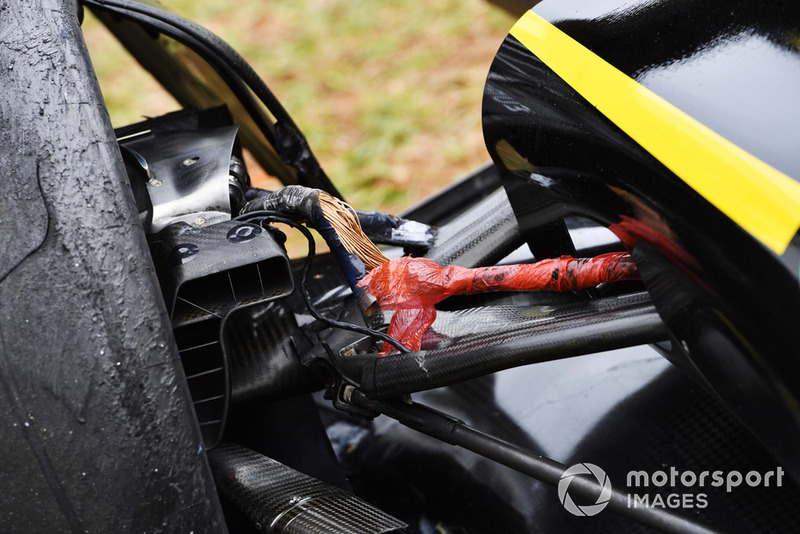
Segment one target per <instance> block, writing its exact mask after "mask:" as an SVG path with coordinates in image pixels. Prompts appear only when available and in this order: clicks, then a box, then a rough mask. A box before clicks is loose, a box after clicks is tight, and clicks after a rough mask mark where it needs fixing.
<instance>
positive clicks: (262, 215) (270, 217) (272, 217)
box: [234, 210, 411, 353]
mask: <svg viewBox="0 0 800 534" xmlns="http://www.w3.org/2000/svg"><path fill="white" fill-rule="evenodd" d="M251 219H259V222H260V223H263V222H265V221H266V222H270V221H271V222H279V223H282V224H286V225H288V226H291V227H292V228H295V229H296V230H299V231H300V233H302V234H303V236H305V238H306V240H307V241H308V255H307V256H306V260H305V263H304V264H303V275H302V277H301V279H300V293H301V295H302V296H303V300H305V302H306V306H307V307H308V311H309V312H310V313H311V316H312V317H314V319H316V320H318V321H320V322H322V323H325V324H327V325H328V326H331V327H333V328H342V329H344V330H351V331H353V332H358V333H359V334H364V335H367V336H371V337H376V338H378V339H380V340H382V341H385V342H386V343H388V344H390V345H391V346H393V347H394V348H396V349H397V350H398V351H400V352H403V353H407V352H411V351H410V350H408V348H407V347H406V346H405V345H403V344H402V343H400V342H399V341H397V340H396V339H395V338H393V337H392V336H390V335H388V334H385V333H383V332H380V331H378V330H373V329H372V328H368V327H366V326H359V325H355V324H351V323H343V322H341V321H337V320H335V319H331V318H329V317H325V316H324V315H322V314H321V313H319V312H318V311H317V309H316V308H314V305H313V304H312V302H311V297H310V296H309V294H308V291H307V290H306V287H307V286H308V274H309V272H310V271H311V263H312V262H313V261H314V256H315V255H316V249H317V247H316V243H315V242H314V236H312V235H311V232H309V231H308V228H306V227H305V226H303V225H302V224H300V223H298V222H296V221H293V220H291V219H287V218H286V217H283V216H281V215H278V214H276V212H273V211H267V210H262V211H253V212H250V213H245V214H244V215H240V216H238V217H236V218H235V219H234V220H236V221H242V220H243V221H250V220H251Z"/></svg>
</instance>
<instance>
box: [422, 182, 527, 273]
mask: <svg viewBox="0 0 800 534" xmlns="http://www.w3.org/2000/svg"><path fill="white" fill-rule="evenodd" d="M522 242H523V240H522V236H521V235H520V233H519V227H518V226H517V219H516V217H515V216H514V211H513V210H512V209H511V204H510V203H509V202H508V197H507V196H506V192H505V190H503V189H500V190H498V191H496V192H495V193H492V194H491V195H490V196H489V197H487V198H486V199H485V200H483V201H481V202H480V203H479V204H477V205H476V206H475V207H473V208H470V209H469V210H468V211H466V212H464V213H463V214H462V215H460V216H459V217H457V218H456V219H454V220H453V221H452V222H449V223H447V224H445V225H443V226H442V227H440V228H439V232H438V234H437V235H436V240H435V242H434V245H433V246H432V247H431V248H430V249H429V250H428V253H427V254H425V257H426V258H430V259H432V260H433V261H435V262H436V263H438V264H439V265H460V266H461V267H479V266H482V265H492V264H494V263H496V262H497V261H499V260H501V259H502V258H503V257H505V256H506V255H508V254H509V253H511V252H512V251H513V250H514V249H516V248H517V247H519V246H520V245H521V244H522Z"/></svg>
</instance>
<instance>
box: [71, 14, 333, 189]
mask: <svg viewBox="0 0 800 534" xmlns="http://www.w3.org/2000/svg"><path fill="white" fill-rule="evenodd" d="M81 1H82V2H83V3H84V4H85V5H88V6H91V7H96V8H98V9H101V10H106V11H110V12H113V13H116V14H117V15H120V16H124V17H127V18H131V19H133V20H137V21H141V18H142V17H141V16H144V18H145V20H148V21H149V23H150V24H151V25H152V22H153V21H152V19H156V20H158V21H161V22H163V23H165V24H167V25H169V26H171V27H173V28H176V29H177V30H179V31H180V32H183V34H185V35H188V36H189V37H191V38H192V39H193V40H194V41H196V42H199V43H201V44H202V45H204V47H206V52H209V53H212V54H215V55H216V56H217V57H216V58H215V63H216V64H227V65H228V66H230V68H231V69H232V70H233V71H234V72H235V74H236V75H237V76H238V77H240V78H241V80H242V81H244V83H245V84H247V86H248V87H249V88H250V89H252V91H253V93H255V95H256V97H258V98H259V100H261V102H263V103H264V105H265V106H266V107H267V109H268V110H269V112H270V113H272V115H273V116H274V117H275V119H276V121H277V124H276V125H275V128H276V130H281V131H282V132H283V133H282V134H281V135H278V137H279V138H280V139H279V143H278V144H276V145H275V149H276V150H277V151H278V153H279V154H280V155H281V156H282V157H284V156H285V157H286V158H287V159H288V160H291V164H292V165H293V166H294V167H295V168H296V169H297V170H298V172H300V173H301V175H304V176H305V177H306V178H310V179H313V180H316V181H318V182H319V184H315V185H316V186H317V187H320V188H321V189H324V190H326V191H327V192H329V193H330V194H332V195H334V196H336V197H338V198H342V196H341V194H340V193H339V191H337V189H336V187H335V186H334V185H333V183H332V182H331V181H330V178H328V176H327V175H326V174H325V171H323V170H322V167H321V166H320V165H319V162H318V161H317V159H316V157H315V156H314V154H313V152H312V151H311V147H309V146H308V142H307V140H306V138H305V137H304V136H303V134H302V133H301V132H300V129H299V128H298V127H297V124H295V122H294V120H293V119H292V117H291V115H289V113H288V112H287V111H286V109H285V108H284V107H283V105H281V103H280V102H279V101H278V99H277V98H276V97H275V95H274V94H273V93H272V91H271V90H270V89H269V87H268V86H267V84H265V83H264V81H263V80H262V79H261V78H260V77H259V76H258V74H256V72H255V71H254V70H253V69H252V67H251V66H250V65H249V64H248V63H247V61H245V59H244V58H243V57H242V56H241V55H239V53H238V52H236V50H234V49H233V48H232V47H231V46H230V45H229V44H228V43H226V42H225V41H223V40H222V39H221V38H219V37H218V36H217V35H215V34H214V33H212V32H210V31H209V30H207V29H206V28H203V27H202V26H200V25H198V24H195V23H194V22H192V21H190V20H187V19H184V18H183V17H180V16H178V15H175V14H173V13H170V12H168V11H164V10H163V9H160V8H157V7H153V6H150V5H147V4H142V3H139V2H132V1H130V0H81ZM131 13H138V14H139V15H140V17H135V16H133V15H131ZM173 38H175V39H176V40H178V41H180V39H178V38H177V37H173ZM181 42H183V41H181ZM183 44H185V45H186V46H188V47H189V48H192V46H190V45H189V44H186V43H183ZM198 53H199V52H198ZM204 59H206V61H209V60H208V58H206V57H204ZM209 63H211V62H210V61H209ZM212 67H214V64H212ZM218 72H219V71H218ZM220 75H221V76H222V73H220ZM223 80H225V82H226V83H228V79H226V77H224V76H223ZM276 133H278V132H276ZM290 152H291V154H289V153H290ZM309 175H311V176H309Z"/></svg>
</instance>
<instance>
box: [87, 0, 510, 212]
mask: <svg viewBox="0 0 800 534" xmlns="http://www.w3.org/2000/svg"><path fill="white" fill-rule="evenodd" d="M162 4H163V5H165V6H167V7H169V8H170V9H171V10H172V11H174V12H176V13H179V14H181V15H183V16H184V17H186V18H189V19H191V20H194V21H196V22H198V23H200V24H202V25H204V26H206V27H208V28H209V29H211V30H212V31H214V32H215V33H217V34H218V35H220V36H221V37H222V38H223V39H225V40H227V41H228V42H229V43H230V44H231V45H232V46H233V47H234V48H236V50H237V51H239V53H241V54H242V55H243V56H244V57H245V58H246V59H247V60H248V61H250V62H251V64H252V65H253V67H254V68H255V70H256V71H257V72H258V73H259V74H260V75H261V76H262V77H263V78H264V79H265V81H266V82H267V84H268V85H269V86H270V88H271V89H272V90H273V91H274V92H275V94H276V95H277V96H278V98H279V99H280V100H281V102H282V103H283V104H284V106H285V107H286V108H287V109H288V110H289V112H290V113H291V114H292V115H293V117H294V119H295V121H296V122H297V123H298V125H299V126H300V127H301V128H302V129H303V131H304V133H305V135H306V137H307V138H308V140H309V142H310V143H311V146H312V148H313V149H314V151H315V153H316V154H317V157H318V158H319V159H320V161H321V163H322V165H323V167H324V168H325V169H326V171H327V172H328V174H329V175H330V176H331V178H332V179H333V180H334V182H335V183H336V184H337V186H338V187H339V188H340V189H341V191H342V193H343V194H344V196H345V198H346V199H347V200H348V201H349V202H351V203H352V204H353V205H355V206H357V207H359V208H362V209H379V210H386V211H399V210H400V209H402V208H403V207H406V206H408V205H410V204H412V203H414V202H416V201H418V200H420V199H422V198H424V197H425V196H427V195H429V194H431V193H432V192H434V191H436V190H437V189H439V188H440V187H442V186H443V185H445V184H446V183H448V182H450V181H452V180H453V179H455V178H457V177H459V176H460V175H462V174H463V173H465V172H467V171H469V170H471V169H472V168H474V167H475V166H477V165H479V164H481V163H483V162H484V161H486V160H487V159H488V155H487V153H486V149H485V148H484V145H483V137H482V133H481V99H482V95H483V84H484V81H485V77H486V73H487V72H488V69H489V66H490V64H491V61H492V58H493V57H494V54H495V52H496V51H497V48H498V47H499V46H500V43H501V42H502V40H503V38H504V37H505V35H506V33H507V32H508V29H509V28H510V27H511V25H512V24H513V22H514V21H513V19H512V17H511V16H509V15H507V14H506V13H504V12H502V11H500V10H499V9H497V8H495V7H493V6H490V5H489V4H487V3H485V2H483V1H481V0H458V1H456V0H444V1H440V2H421V1H419V0H415V1H412V0H394V1H390V2H375V1H370V0H327V1H324V0H303V1H300V0H272V1H265V0H249V1H240V2H236V3H231V2H219V1H217V2H209V1H198V2H192V1H188V0H162ZM84 32H85V34H86V40H87V43H88V45H89V50H90V52H91V53H92V59H93V61H94V64H95V69H96V70H97V73H98V79H99V80H100V85H101V88H102V90H103V94H104V96H105V98H106V103H107V105H108V108H109V113H110V114H111V119H112V122H113V123H114V126H122V125H125V124H129V123H132V122H137V121H139V120H141V119H142V117H143V116H156V115H159V114H161V113H165V112H167V111H171V110H174V109H177V108H178V105H177V103H176V102H175V101H174V100H172V98H171V97H170V96H169V95H168V94H166V93H165V92H164V91H163V90H162V89H161V88H160V86H158V84H157V83H156V82H155V81H154V80H152V78H151V77H150V76H149V75H148V74H147V73H146V72H144V71H143V70H142V69H141V68H140V67H139V66H138V64H136V63H135V62H133V61H132V60H130V59H129V58H128V57H127V54H126V53H125V52H124V50H123V49H122V48H121V47H120V46H119V45H118V44H117V43H116V42H115V41H114V40H113V37H111V36H110V34H108V32H107V31H106V30H105V29H104V28H103V27H102V25H101V24H100V23H99V22H97V20H96V19H94V18H93V17H91V16H90V15H89V14H87V17H86V21H85V22H84ZM250 171H251V174H257V173H256V172H254V169H252V168H251V169H250Z"/></svg>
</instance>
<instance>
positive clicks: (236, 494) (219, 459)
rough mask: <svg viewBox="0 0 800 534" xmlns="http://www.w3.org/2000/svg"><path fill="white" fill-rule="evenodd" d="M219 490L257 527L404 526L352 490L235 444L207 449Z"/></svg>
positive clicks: (296, 531) (333, 529)
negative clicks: (321, 479)
mask: <svg viewBox="0 0 800 534" xmlns="http://www.w3.org/2000/svg"><path fill="white" fill-rule="evenodd" d="M209 459H210V460H211V469H212V471H213V472H214V479H215V480H216V483H217V487H218V488H219V491H220V492H221V493H222V495H223V496H225V497H226V498H227V499H228V500H230V501H232V502H233V503H235V504H236V505H237V506H238V507H239V508H241V510H242V511H244V513H245V514H246V515H247V516H248V517H249V518H250V520H251V521H253V523H254V524H255V526H256V528H257V529H258V530H259V531H260V532H265V533H281V534H300V533H302V534H310V533H314V534H330V533H342V534H378V533H386V534H388V533H393V532H398V533H399V532H404V531H405V528H406V525H405V524H404V523H402V522H400V521H398V520H397V519H395V518H394V517H392V516H390V515H388V514H386V513H384V512H382V511H381V510H379V509H378V508H375V507H374V506H372V505H370V504H367V503H366V502H364V501H362V500H361V499H359V498H357V497H355V496H354V495H352V494H350V493H347V492H345V491H342V490H340V489H339V488H335V487H333V486H330V485H328V484H325V483H324V482H321V481H319V480H316V479H314V478H311V477H309V476H307V475H304V474H302V473H299V472H297V471H295V470H294V469H291V468H289V467H287V466H285V465H283V464H282V463H280V462H277V461H275V460H273V459H271V458H267V457H266V456H263V455H261V454H258V453H257V452H255V451H252V450H250V449H247V448H245V447H242V446H240V445H235V444H224V445H220V446H219V447H217V448H216V449H215V450H214V451H213V452H211V453H210V454H209Z"/></svg>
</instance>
